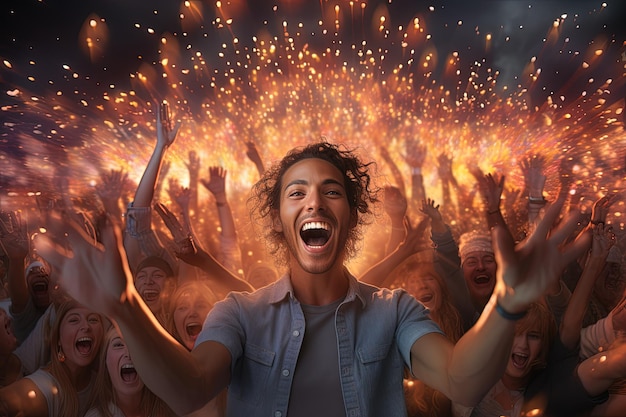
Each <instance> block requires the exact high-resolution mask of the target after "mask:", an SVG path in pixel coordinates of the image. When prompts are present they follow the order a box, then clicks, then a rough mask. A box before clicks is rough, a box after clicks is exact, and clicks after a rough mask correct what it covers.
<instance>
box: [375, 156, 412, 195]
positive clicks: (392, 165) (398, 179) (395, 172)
mask: <svg viewBox="0 0 626 417" xmlns="http://www.w3.org/2000/svg"><path fill="white" fill-rule="evenodd" d="M380 156H381V157H382V158H383V160H384V161H385V162H386V163H387V166H388V167H389V170H391V175H392V176H393V179H394V182H395V184H396V187H397V188H398V189H399V190H400V192H401V193H402V195H406V187H405V186H404V177H403V176H402V172H401V171H400V169H399V168H398V166H397V165H396V162H395V161H394V160H393V158H392V157H391V155H390V154H389V150H388V149H387V147H385V146H381V147H380Z"/></svg>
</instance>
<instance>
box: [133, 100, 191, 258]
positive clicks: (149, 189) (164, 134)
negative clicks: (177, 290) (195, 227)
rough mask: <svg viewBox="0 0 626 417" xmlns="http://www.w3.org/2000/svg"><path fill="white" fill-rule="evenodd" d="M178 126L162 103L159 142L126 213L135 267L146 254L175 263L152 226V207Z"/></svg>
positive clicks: (166, 106)
mask: <svg viewBox="0 0 626 417" xmlns="http://www.w3.org/2000/svg"><path fill="white" fill-rule="evenodd" d="M179 127H180V123H177V124H176V125H175V126H174V127H172V122H171V120H170V114H169V107H168V105H167V104H165V103H162V104H160V105H159V111H158V112H157V121H156V131H157V143H156V146H155V148H154V151H153V153H152V156H151V157H150V160H149V161H148V165H147V166H146V169H145V170H144V173H143V175H142V177H141V181H140V182H139V185H138V186H137V190H136V191H135V196H134V200H133V202H132V206H131V207H129V208H128V210H127V213H126V231H127V233H126V234H125V235H124V246H125V247H127V248H128V249H127V255H128V256H129V257H130V258H129V261H130V265H131V268H133V270H134V269H135V268H136V267H137V265H138V264H139V262H141V259H142V258H143V257H144V256H150V255H155V256H159V257H162V258H164V259H166V260H167V261H168V262H170V263H172V259H171V256H168V254H167V253H166V252H165V248H164V247H163V245H162V244H161V242H160V241H159V239H158V237H157V236H156V234H155V233H154V230H153V229H152V213H151V207H152V201H153V199H154V195H155V190H156V185H157V179H158V177H159V172H160V170H161V166H162V163H163V158H164V156H165V152H166V150H167V148H168V147H169V146H170V145H171V144H172V143H173V142H174V139H176V135H177V133H178V129H179Z"/></svg>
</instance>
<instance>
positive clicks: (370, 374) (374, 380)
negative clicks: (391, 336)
mask: <svg viewBox="0 0 626 417" xmlns="http://www.w3.org/2000/svg"><path fill="white" fill-rule="evenodd" d="M394 346H395V345H394V344H393V343H386V344H382V345H375V346H365V347H362V348H360V349H358V350H357V358H358V361H357V363H358V366H359V370H358V373H359V375H360V383H361V384H362V387H363V389H364V390H365V391H364V392H367V393H368V394H366V395H376V393H381V392H386V391H389V390H393V389H394V386H395V387H396V388H397V385H398V384H402V360H401V358H400V355H399V354H397V355H394V354H393V353H394V352H393V351H392V349H394Z"/></svg>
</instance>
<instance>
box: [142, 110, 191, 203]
mask: <svg viewBox="0 0 626 417" xmlns="http://www.w3.org/2000/svg"><path fill="white" fill-rule="evenodd" d="M179 128H180V122H177V123H176V125H172V121H171V120H170V112H169V106H168V105H167V104H166V103H161V104H160V105H159V111H158V112H157V119H156V131H157V143H156V145H155V147H154V150H153V152H152V156H151V157H150V160H149V161H148V165H147V166H146V169H145V171H144V172H143V175H142V176H141V181H139V185H138V186H137V191H135V198H134V201H133V205H134V206H135V207H151V206H152V200H153V199H154V191H155V189H156V184H157V179H158V177H159V172H160V170H161V166H162V163H163V158H164V157H165V152H166V151H167V149H168V148H169V147H170V145H171V144H172V143H174V140H175V139H176V135H177V134H178V129H179Z"/></svg>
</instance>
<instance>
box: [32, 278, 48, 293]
mask: <svg viewBox="0 0 626 417" xmlns="http://www.w3.org/2000/svg"><path fill="white" fill-rule="evenodd" d="M33 292H34V293H35V294H44V293H47V292H48V283H47V282H45V281H39V282H36V283H34V284H33Z"/></svg>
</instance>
